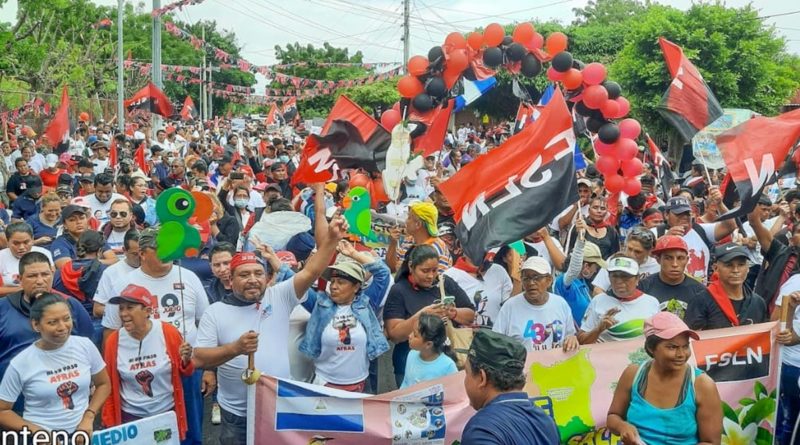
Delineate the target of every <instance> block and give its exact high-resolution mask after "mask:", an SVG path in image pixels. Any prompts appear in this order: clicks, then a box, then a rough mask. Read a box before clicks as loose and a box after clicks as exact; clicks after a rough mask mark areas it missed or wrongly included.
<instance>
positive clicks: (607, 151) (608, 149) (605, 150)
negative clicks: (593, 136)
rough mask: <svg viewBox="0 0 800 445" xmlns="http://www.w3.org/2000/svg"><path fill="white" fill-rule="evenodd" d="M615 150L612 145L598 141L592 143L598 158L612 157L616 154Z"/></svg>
mask: <svg viewBox="0 0 800 445" xmlns="http://www.w3.org/2000/svg"><path fill="white" fill-rule="evenodd" d="M615 150H616V148H615V147H614V144H606V143H605V142H603V141H601V140H600V139H597V140H596V141H595V142H594V151H595V152H597V154H598V155H600V156H614V154H616V151H615ZM615 171H616V170H615Z"/></svg>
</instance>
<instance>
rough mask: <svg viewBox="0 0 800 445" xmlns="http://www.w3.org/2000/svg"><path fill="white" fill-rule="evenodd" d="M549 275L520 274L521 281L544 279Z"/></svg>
mask: <svg viewBox="0 0 800 445" xmlns="http://www.w3.org/2000/svg"><path fill="white" fill-rule="evenodd" d="M549 276H550V275H522V276H521V277H520V278H521V280H522V281H544V280H545V279H547V278H548V277H549Z"/></svg>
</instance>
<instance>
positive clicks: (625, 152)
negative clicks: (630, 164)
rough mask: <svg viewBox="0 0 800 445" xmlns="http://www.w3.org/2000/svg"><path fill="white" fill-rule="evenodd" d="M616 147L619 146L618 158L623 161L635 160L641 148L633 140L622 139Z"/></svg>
mask: <svg viewBox="0 0 800 445" xmlns="http://www.w3.org/2000/svg"><path fill="white" fill-rule="evenodd" d="M614 145H616V146H617V157H618V158H619V159H620V160H623V161H624V160H628V159H633V158H635V157H636V154H637V153H639V146H638V145H636V142H635V141H634V140H633V139H628V138H623V137H620V138H619V139H617V142H615V143H614Z"/></svg>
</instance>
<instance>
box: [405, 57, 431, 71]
mask: <svg viewBox="0 0 800 445" xmlns="http://www.w3.org/2000/svg"><path fill="white" fill-rule="evenodd" d="M427 70H428V58H427V57H424V56H414V57H412V58H410V59H408V73H409V74H411V75H412V76H421V75H423V74H425V71H427Z"/></svg>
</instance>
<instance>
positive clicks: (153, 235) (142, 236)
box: [139, 227, 158, 250]
mask: <svg viewBox="0 0 800 445" xmlns="http://www.w3.org/2000/svg"><path fill="white" fill-rule="evenodd" d="M157 248H158V229H156V228H154V227H148V228H146V229H144V230H142V231H141V232H139V249H140V250H141V249H157Z"/></svg>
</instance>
